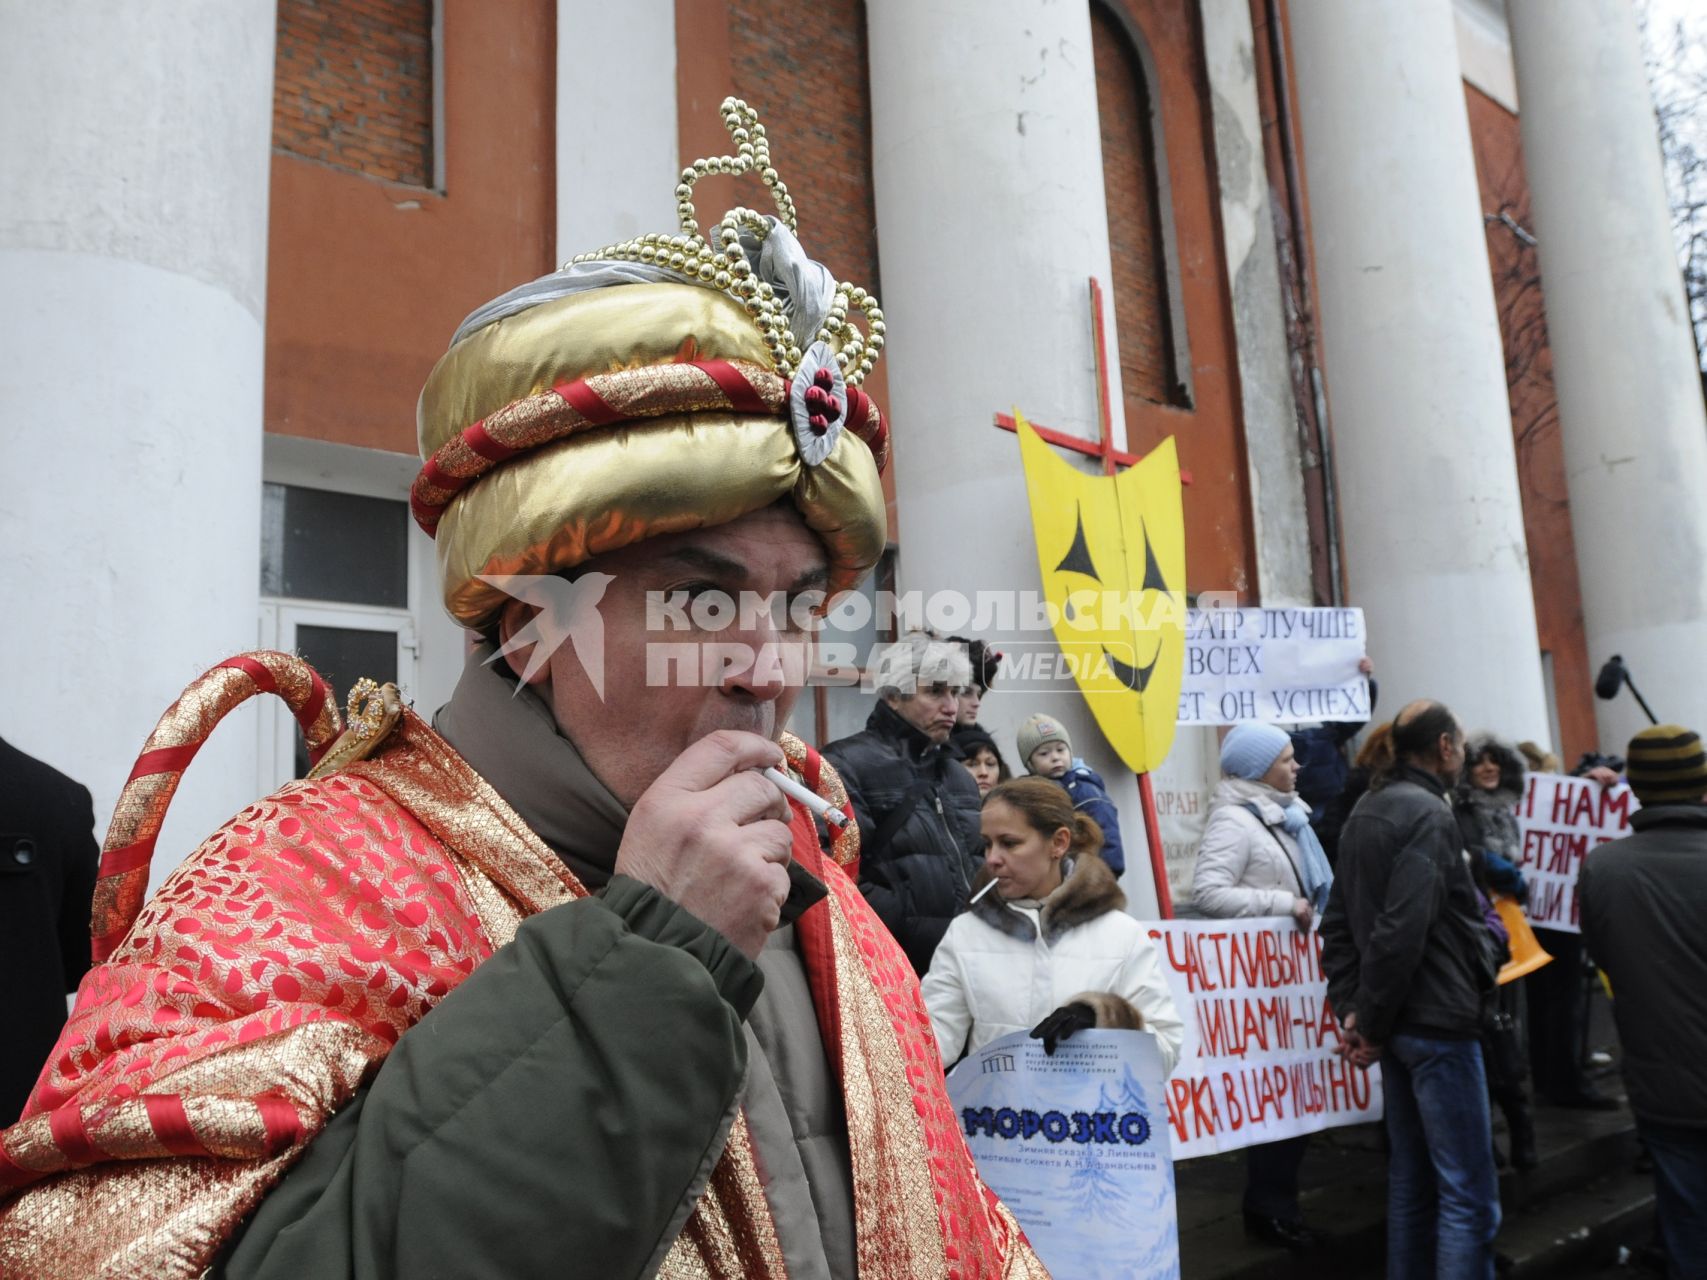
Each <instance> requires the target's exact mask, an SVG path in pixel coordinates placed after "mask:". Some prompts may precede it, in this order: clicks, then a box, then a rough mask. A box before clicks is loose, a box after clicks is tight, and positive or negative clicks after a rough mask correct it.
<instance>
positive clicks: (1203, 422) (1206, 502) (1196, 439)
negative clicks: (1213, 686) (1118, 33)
mask: <svg viewBox="0 0 1707 1280" xmlns="http://www.w3.org/2000/svg"><path fill="white" fill-rule="evenodd" d="M1113 3H1115V4H1116V5H1118V6H1119V7H1120V8H1122V9H1124V10H1125V12H1126V13H1127V14H1128V15H1129V16H1130V17H1131V19H1132V22H1133V24H1134V25H1135V26H1136V27H1137V29H1138V30H1139V31H1140V32H1141V33H1142V34H1143V37H1144V40H1145V42H1146V43H1147V44H1148V45H1149V50H1150V63H1151V65H1152V66H1154V67H1155V69H1156V83H1155V84H1153V85H1151V86H1150V91H1151V93H1152V94H1153V95H1154V100H1155V101H1156V102H1157V103H1159V104H1160V110H1161V124H1162V129H1161V132H1162V136H1163V138H1164V140H1165V141H1164V145H1165V146H1166V148H1167V165H1168V179H1169V185H1170V193H1171V201H1172V206H1173V207H1172V210H1171V212H1172V214H1173V231H1174V246H1175V249H1176V251H1177V253H1178V257H1179V263H1178V265H1179V284H1180V305H1181V307H1182V309H1183V311H1184V313H1185V328H1186V335H1187V341H1188V345H1189V348H1190V357H1191V377H1192V386H1193V393H1194V397H1195V399H1194V402H1193V403H1192V404H1191V405H1190V406H1184V405H1172V404H1167V403H1165V402H1162V401H1158V400H1156V399H1152V398H1151V397H1150V396H1148V395H1146V394H1144V391H1143V389H1142V387H1141V386H1134V385H1132V384H1130V383H1128V384H1127V385H1126V387H1125V388H1124V390H1125V399H1126V406H1125V407H1126V439H1127V443H1128V445H1129V446H1130V447H1131V449H1132V451H1133V452H1135V453H1139V454H1144V453H1148V452H1150V450H1152V449H1154V448H1155V447H1156V446H1157V445H1158V444H1160V443H1161V442H1162V441H1163V440H1165V439H1166V438H1167V437H1169V436H1172V437H1173V438H1174V440H1175V442H1176V443H1177V445H1178V448H1179V459H1180V466H1181V468H1182V469H1183V470H1185V471H1187V472H1189V473H1190V474H1191V483H1190V484H1189V485H1187V486H1186V488H1185V495H1184V496H1185V572H1186V588H1187V590H1189V591H1192V592H1200V591H1228V590H1231V591H1237V592H1238V593H1239V594H1240V596H1241V598H1243V599H1245V600H1251V599H1253V598H1254V586H1255V576H1254V573H1253V571H1252V565H1253V561H1254V555H1253V546H1252V539H1253V533H1252V529H1251V520H1250V497H1249V478H1248V475H1247V472H1246V466H1245V439H1244V423H1243V417H1242V414H1241V412H1240V408H1239V385H1238V352H1237V350H1236V349H1235V344H1234V337H1233V313H1232V290H1231V288H1230V287H1229V284H1228V281H1227V259H1226V255H1225V253H1224V252H1223V250H1222V247H1221V219H1220V193H1219V188H1218V186H1217V183H1216V179H1215V151H1214V143H1213V138H1212V136H1211V133H1210V128H1209V119H1208V116H1209V110H1208V91H1207V89H1206V88H1205V85H1206V83H1207V78H1208V77H1207V73H1206V72H1205V70H1204V67H1203V41H1202V37H1201V34H1200V32H1199V31H1198V26H1197V6H1196V5H1191V4H1185V3H1183V2H1182V0H1113ZM1092 12H1093V13H1095V12H1096V7H1093V9H1092ZM1107 21H1108V20H1106V19H1099V25H1098V27H1097V29H1096V30H1097V31H1098V32H1101V33H1104V34H1105V35H1106V33H1108V32H1110V31H1112V30H1119V28H1118V26H1116V25H1113V24H1110V25H1103V24H1104V23H1105V22H1107ZM1098 40H1099V43H1101V42H1102V37H1101V36H1099V37H1098ZM1098 88H1099V95H1100V94H1101V93H1105V92H1107V90H1105V89H1103V87H1102V86H1101V85H1100V84H1099V86H1098ZM1128 110H1130V108H1128ZM1107 165H1108V158H1107V156H1106V155H1105V157H1104V172H1105V181H1106V180H1107V178H1106V175H1107ZM1131 221H1132V220H1131V219H1128V218H1121V219H1119V220H1118V221H1117V222H1115V223H1112V224H1111V226H1110V232H1111V235H1112V236H1114V237H1120V236H1122V235H1129V234H1130V231H1131ZM1152 261H1158V259H1156V257H1155V255H1154V254H1153V253H1152ZM1158 269H1159V268H1158ZM1115 270H1116V276H1115V281H1116V292H1117V293H1118V292H1119V290H1120V281H1121V276H1120V274H1119V272H1120V268H1119V267H1118V266H1117V267H1116V269H1115ZM1148 278H1149V280H1150V281H1151V287H1154V288H1159V287H1160V279H1159V278H1158V276H1157V275H1156V272H1155V271H1154V270H1152V271H1151V272H1150V274H1149V277H1148ZM1086 305H1087V306H1088V305H1089V304H1088V302H1087V304H1086ZM1129 305H1130V300H1129V299H1122V298H1119V297H1117V298H1116V299H1115V306H1116V309H1117V310H1116V324H1117V326H1118V327H1119V329H1120V330H1121V336H1120V342H1121V349H1122V356H1123V357H1124V356H1125V353H1126V349H1127V343H1128V339H1127V337H1126V334H1125V332H1124V331H1125V329H1126V327H1127V324H1128V320H1127V317H1128V314H1129V309H1128V308H1129ZM1161 314H1165V311H1162V312H1161V313H1160V314H1158V309H1156V308H1154V307H1152V309H1151V311H1150V313H1149V315H1150V318H1149V319H1145V312H1144V311H1143V309H1142V308H1141V309H1140V312H1139V316H1140V319H1139V321H1138V327H1139V328H1140V329H1143V328H1145V327H1146V325H1148V326H1149V327H1150V329H1151V335H1150V340H1151V341H1152V343H1153V342H1154V327H1155V326H1156V325H1157V324H1159V323H1160V315H1161ZM1151 350H1152V351H1154V350H1155V348H1154V346H1152V347H1151Z"/></svg>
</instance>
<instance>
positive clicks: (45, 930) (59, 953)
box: [0, 741, 100, 1124]
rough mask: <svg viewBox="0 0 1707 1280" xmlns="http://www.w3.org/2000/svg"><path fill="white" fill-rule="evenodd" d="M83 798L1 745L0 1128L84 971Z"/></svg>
mask: <svg viewBox="0 0 1707 1280" xmlns="http://www.w3.org/2000/svg"><path fill="white" fill-rule="evenodd" d="M94 825H95V814H94V807H93V805H92V804H91V803H90V800H89V789H88V788H87V787H84V786H81V785H79V784H78V783H76V782H73V781H72V780H71V779H70V778H68V777H66V776H65V775H64V774H63V773H60V772H59V771H58V770H57V769H52V768H49V767H48V766H47V765H45V764H43V763H42V762H41V761H39V760H36V759H33V758H31V757H30V756H27V755H25V754H24V753H23V752H22V751H19V750H18V749H17V748H16V747H14V746H12V745H11V744H10V743H8V742H5V741H0V974H4V975H5V983H4V985H0V1026H4V1027H5V1028H6V1034H5V1035H4V1036H0V1045H3V1046H4V1048H0V1124H9V1123H10V1122H11V1121H13V1120H15V1119H17V1116H18V1113H19V1112H20V1111H22V1110H23V1109H24V1099H26V1098H27V1097H29V1094H30V1089H31V1087H32V1086H33V1085H34V1084H35V1082H36V1076H38V1075H39V1074H40V1073H41V1065H42V1062H43V1061H44V1060H45V1059H46V1058H47V1055H48V1051H49V1050H50V1049H52V1048H53V1042H54V1040H55V1039H57V1038H58V1036H59V1029H60V1028H61V1027H62V1026H64V1025H65V994H66V992H68V991H75V990H76V989H77V981H78V979H80V978H81V977H82V976H83V974H84V973H85V972H86V971H87V970H88V968H89V899H90V898H91V897H92V896H93V894H94V892H95V864H96V863H97V862H98V861H99V859H100V849H99V848H98V847H97V845H96V844H95V835H94Z"/></svg>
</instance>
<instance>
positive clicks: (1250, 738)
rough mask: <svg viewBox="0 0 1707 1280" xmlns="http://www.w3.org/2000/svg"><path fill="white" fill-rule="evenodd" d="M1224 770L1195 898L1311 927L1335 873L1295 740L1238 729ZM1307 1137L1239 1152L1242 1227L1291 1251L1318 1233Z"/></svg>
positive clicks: (1229, 741) (1204, 908) (1200, 854)
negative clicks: (1315, 827)
mask: <svg viewBox="0 0 1707 1280" xmlns="http://www.w3.org/2000/svg"><path fill="white" fill-rule="evenodd" d="M1221 772H1222V774H1223V775H1224V776H1223V777H1222V779H1221V781H1220V782H1219V783H1218V784H1216V787H1215V794H1214V796H1213V797H1212V798H1211V799H1210V802H1209V819H1208V821H1207V823H1206V824H1205V825H1204V828H1203V843H1202V844H1201V845H1200V846H1199V847H1198V851H1197V870H1196V873H1195V874H1194V875H1193V877H1192V884H1191V900H1192V902H1193V903H1194V904H1195V905H1196V907H1197V909H1198V910H1199V911H1201V912H1202V913H1203V914H1204V915H1206V916H1220V917H1228V916H1290V917H1291V918H1292V920H1293V921H1294V922H1295V923H1296V925H1297V926H1298V928H1300V929H1308V928H1309V927H1310V926H1311V924H1312V923H1313V922H1314V921H1315V919H1316V917H1317V916H1318V915H1320V914H1321V911H1322V908H1323V907H1325V906H1326V905H1327V901H1328V889H1329V887H1330V886H1331V885H1332V884H1333V872H1332V870H1331V869H1330V868H1329V866H1328V859H1327V855H1326V854H1325V853H1323V852H1322V846H1321V844H1320V843H1319V842H1318V841H1317V839H1316V833H1315V832H1314V831H1312V830H1311V829H1310V807H1309V806H1308V805H1307V804H1305V803H1304V802H1303V801H1302V800H1300V799H1299V798H1298V794H1297V790H1296V787H1297V782H1298V764H1297V761H1296V760H1295V759H1294V758H1293V751H1292V739H1291V738H1290V737H1289V736H1288V735H1287V733H1286V731H1285V730H1284V729H1278V728H1276V727H1275V726H1274V725H1271V724H1241V725H1237V726H1235V727H1234V728H1233V731H1232V732H1231V733H1229V734H1228V735H1227V736H1226V737H1225V738H1224V739H1222V742H1221ZM1308 1145H1309V1139H1308V1138H1307V1137H1305V1136H1303V1135H1300V1136H1298V1137H1294V1138H1281V1139H1279V1140H1278V1141H1276V1142H1265V1143H1261V1144H1259V1145H1257V1146H1254V1147H1247V1148H1246V1149H1245V1156H1246V1162H1247V1177H1246V1180H1245V1206H1244V1208H1245V1230H1246V1232H1247V1233H1249V1234H1250V1235H1252V1236H1254V1237H1256V1238H1257V1239H1259V1240H1264V1241H1267V1242H1268V1243H1269V1244H1277V1245H1280V1246H1282V1247H1283V1248H1288V1249H1308V1248H1311V1247H1312V1246H1314V1245H1315V1244H1316V1243H1317V1238H1316V1235H1315V1233H1314V1232H1313V1231H1311V1230H1310V1229H1309V1228H1308V1227H1306V1226H1305V1225H1304V1218H1303V1213H1302V1211H1301V1210H1300V1209H1299V1207H1298V1168H1299V1166H1300V1165H1301V1164H1302V1163H1303V1161H1304V1151H1305V1148H1306V1147H1307V1146H1308Z"/></svg>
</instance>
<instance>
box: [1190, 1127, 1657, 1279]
mask: <svg viewBox="0 0 1707 1280" xmlns="http://www.w3.org/2000/svg"><path fill="white" fill-rule="evenodd" d="M1535 1120H1536V1148H1537V1152H1538V1154H1539V1155H1540V1157H1541V1160H1540V1164H1539V1165H1538V1166H1537V1167H1536V1168H1535V1169H1533V1170H1531V1171H1529V1172H1527V1173H1521V1174H1520V1173H1517V1172H1515V1171H1512V1170H1509V1169H1508V1170H1505V1171H1503V1172H1502V1174H1501V1177H1500V1200H1501V1204H1502V1205H1503V1206H1504V1210H1505V1215H1506V1226H1505V1227H1504V1229H1503V1230H1502V1232H1501V1236H1500V1242H1499V1249H1500V1251H1501V1252H1502V1253H1506V1254H1508V1255H1510V1256H1511V1257H1512V1258H1513V1259H1514V1261H1515V1263H1516V1265H1517V1268H1518V1269H1517V1270H1516V1271H1514V1272H1513V1274H1515V1275H1517V1276H1520V1277H1525V1278H1527V1277H1531V1276H1537V1277H1544V1276H1573V1277H1580V1276H1583V1275H1585V1274H1587V1273H1588V1272H1589V1271H1590V1270H1592V1269H1593V1268H1594V1267H1596V1266H1599V1265H1601V1264H1602V1263H1604V1262H1607V1261H1609V1260H1611V1259H1612V1258H1613V1257H1614V1256H1615V1255H1616V1253H1617V1249H1618V1246H1619V1245H1621V1244H1628V1245H1632V1246H1635V1245H1639V1244H1641V1243H1643V1242H1644V1241H1645V1239H1646V1233H1647V1232H1648V1231H1650V1230H1651V1223H1652V1213H1653V1186H1652V1178H1651V1177H1650V1176H1648V1175H1646V1174H1641V1175H1638V1174H1635V1173H1634V1172H1633V1171H1632V1170H1633V1166H1634V1163H1635V1159H1636V1153H1637V1143H1636V1134H1635V1122H1634V1120H1633V1119H1632V1117H1631V1115H1630V1113H1629V1112H1628V1111H1627V1110H1619V1111H1607V1112H1594V1111H1567V1110H1562V1109H1559V1108H1552V1107H1541V1108H1538V1109H1537V1110H1536V1113H1535ZM1499 1140H1500V1145H1501V1147H1502V1148H1503V1147H1504V1146H1505V1138H1504V1134H1503V1125H1502V1126H1501V1134H1500V1139H1499ZM1175 1174H1176V1182H1177V1184H1178V1187H1179V1196H1180V1260H1181V1270H1182V1275H1183V1276H1184V1277H1185V1280H1293V1278H1294V1277H1309V1278H1310V1280H1321V1278H1322V1277H1327V1276H1332V1277H1335V1280H1357V1278H1358V1277H1370V1280H1375V1278H1376V1277H1379V1276H1380V1275H1381V1273H1382V1260H1383V1257H1384V1252H1385V1248H1386V1214H1387V1179H1386V1155H1385V1152H1384V1150H1383V1147H1382V1142H1381V1134H1380V1131H1379V1127H1378V1126H1364V1127H1362V1128H1358V1129H1340V1130H1334V1131H1331V1132H1329V1133H1327V1134H1321V1135H1317V1136H1316V1137H1314V1138H1313V1139H1312V1141H1311V1146H1310V1151H1309V1154H1308V1156H1307V1157H1306V1160H1305V1164H1304V1170H1303V1178H1302V1183H1303V1186H1304V1187H1305V1188H1306V1190H1305V1191H1304V1194H1303V1196H1302V1197H1301V1199H1302V1207H1303V1210H1304V1216H1305V1220H1306V1221H1308V1222H1309V1223H1310V1225H1311V1226H1312V1227H1314V1228H1316V1229H1317V1230H1318V1231H1319V1232H1321V1233H1322V1234H1323V1236H1324V1237H1325V1243H1324V1247H1323V1249H1322V1250H1321V1251H1319V1252H1316V1253H1312V1254H1307V1255H1293V1254H1289V1253H1287V1252H1286V1251H1285V1250H1282V1249H1277V1248H1274V1247H1273V1246H1270V1245H1264V1244H1259V1243H1257V1242H1255V1241H1252V1240H1249V1239H1247V1238H1246V1236H1245V1234H1244V1226H1243V1219H1242V1215H1241V1213H1240V1209H1239V1203H1240V1196H1241V1194H1242V1191H1243V1187H1244V1174H1245V1163H1244V1159H1243V1156H1242V1154H1241V1153H1232V1154H1230V1155H1226V1156H1212V1157H1208V1158H1205V1159H1201V1160H1190V1161H1185V1162H1183V1163H1182V1164H1180V1165H1179V1166H1177V1168H1176V1171H1175Z"/></svg>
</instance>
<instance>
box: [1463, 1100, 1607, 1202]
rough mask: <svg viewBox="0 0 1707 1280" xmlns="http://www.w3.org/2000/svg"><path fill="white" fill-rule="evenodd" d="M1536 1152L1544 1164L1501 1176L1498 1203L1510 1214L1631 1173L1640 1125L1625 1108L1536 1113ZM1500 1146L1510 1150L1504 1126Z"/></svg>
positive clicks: (1498, 1135) (1546, 1109)
mask: <svg viewBox="0 0 1707 1280" xmlns="http://www.w3.org/2000/svg"><path fill="white" fill-rule="evenodd" d="M1535 1121H1536V1124H1535V1147H1536V1154H1537V1155H1539V1156H1540V1158H1541V1162H1540V1163H1539V1164H1538V1165H1537V1166H1536V1167H1535V1168H1533V1169H1531V1170H1529V1171H1528V1172H1527V1173H1518V1172H1517V1171H1516V1170H1513V1169H1503V1170H1501V1171H1500V1203H1501V1204H1503V1205H1505V1206H1506V1208H1507V1210H1508V1211H1511V1210H1516V1209H1523V1208H1526V1207H1527V1206H1529V1205H1533V1204H1537V1203H1539V1202H1540V1201H1543V1200H1548V1199H1551V1198H1552V1197H1554V1196H1557V1195H1558V1194H1560V1193H1561V1192H1563V1191H1567V1190H1569V1189H1571V1188H1573V1187H1577V1186H1580V1185H1581V1184H1583V1183H1585V1182H1588V1181H1590V1180H1592V1179H1595V1178H1599V1177H1603V1176H1604V1175H1606V1174H1607V1173H1610V1172H1612V1171H1615V1170H1620V1169H1628V1168H1630V1166H1631V1165H1632V1164H1634V1163H1635V1160H1636V1153H1637V1149H1638V1146H1637V1142H1636V1121H1635V1118H1634V1117H1633V1116H1632V1115H1631V1114H1630V1112H1629V1111H1628V1110H1626V1109H1624V1108H1620V1109H1619V1110H1617V1111H1567V1110H1564V1109H1562V1108H1557V1107H1547V1106H1541V1107H1537V1108H1536V1109H1535ZM1495 1134H1496V1141H1497V1142H1498V1145H1499V1147H1500V1149H1501V1150H1502V1151H1504V1150H1507V1149H1508V1145H1507V1141H1506V1137H1505V1126H1504V1123H1503V1122H1501V1123H1499V1124H1497V1125H1496V1126H1495Z"/></svg>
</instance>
